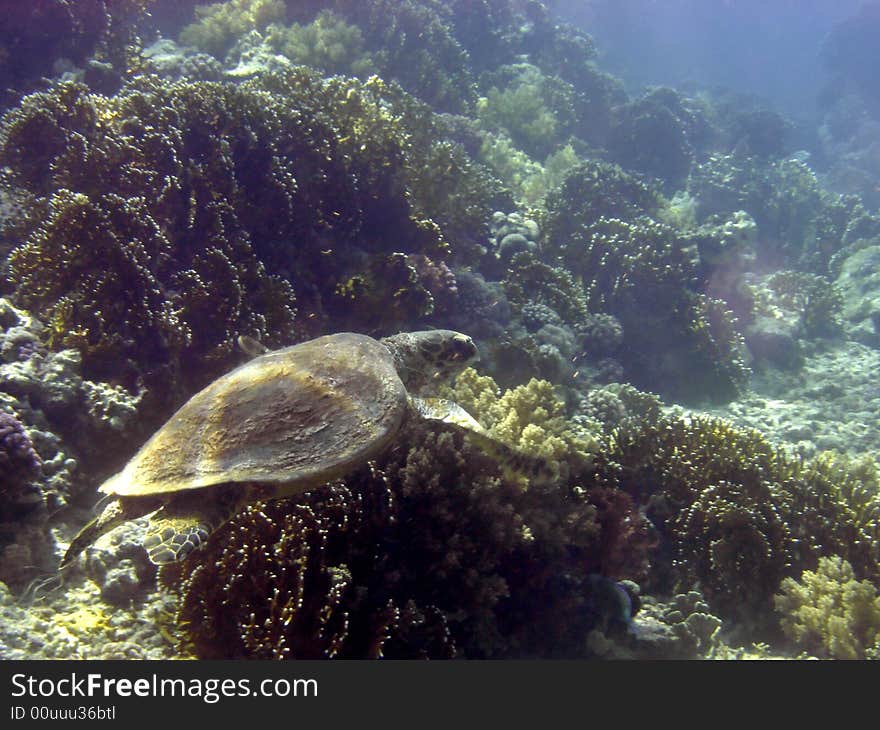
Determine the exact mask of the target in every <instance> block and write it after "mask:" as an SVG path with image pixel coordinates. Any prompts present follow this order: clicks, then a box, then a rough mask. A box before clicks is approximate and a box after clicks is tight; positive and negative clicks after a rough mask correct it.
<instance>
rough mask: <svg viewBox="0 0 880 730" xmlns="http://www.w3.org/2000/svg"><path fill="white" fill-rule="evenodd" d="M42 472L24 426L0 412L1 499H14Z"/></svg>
mask: <svg viewBox="0 0 880 730" xmlns="http://www.w3.org/2000/svg"><path fill="white" fill-rule="evenodd" d="M41 473H42V462H41V461H40V457H39V456H38V455H37V452H36V451H34V445H33V444H32V443H31V440H30V438H29V437H28V435H27V433H25V430H24V426H22V425H21V423H20V422H19V420H18V419H17V418H15V416H13V415H11V414H9V413H5V412H3V411H0V498H2V499H3V500H4V501H6V500H9V499H14V498H15V497H17V496H18V495H19V494H20V493H21V492H22V490H23V488H24V487H25V485H27V484H28V483H30V482H31V481H33V480H34V479H36V478H37V477H39V476H40V474H41Z"/></svg>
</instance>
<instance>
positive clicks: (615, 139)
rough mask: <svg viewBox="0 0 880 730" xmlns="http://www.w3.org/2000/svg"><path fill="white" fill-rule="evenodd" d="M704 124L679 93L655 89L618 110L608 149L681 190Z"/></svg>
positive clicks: (629, 165) (632, 166)
mask: <svg viewBox="0 0 880 730" xmlns="http://www.w3.org/2000/svg"><path fill="white" fill-rule="evenodd" d="M701 126H702V125H701V122H700V120H698V119H697V118H696V115H695V113H694V111H692V110H690V109H688V108H687V107H686V106H685V103H684V100H683V99H682V98H681V97H680V96H679V95H678V94H677V93H676V92H674V91H673V90H672V89H666V88H659V89H652V90H651V91H649V92H647V93H645V94H643V95H642V97H641V98H639V99H637V100H635V101H633V102H630V103H629V104H626V105H624V106H622V107H620V108H618V109H617V110H616V120H615V124H614V127H613V128H612V130H611V135H610V139H609V143H608V144H609V149H610V150H611V153H612V155H613V158H614V160H615V161H616V162H618V163H619V164H621V165H623V166H624V167H626V168H628V169H632V170H638V171H640V172H643V173H645V174H647V175H650V176H651V177H653V178H656V179H659V180H660V181H661V182H662V183H663V184H664V186H665V187H666V188H668V189H669V190H678V189H679V188H680V187H681V185H682V184H683V183H684V182H685V181H686V180H687V176H688V173H689V172H690V168H691V165H692V163H693V160H694V156H695V152H694V143H693V141H692V140H691V138H692V137H694V136H695V135H696V132H697V130H699V129H700V127H701Z"/></svg>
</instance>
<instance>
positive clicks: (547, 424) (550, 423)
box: [450, 368, 598, 470]
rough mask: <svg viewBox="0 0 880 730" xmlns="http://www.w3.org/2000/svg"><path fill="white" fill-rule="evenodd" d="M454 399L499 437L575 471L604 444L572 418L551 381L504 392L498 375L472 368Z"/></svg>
mask: <svg viewBox="0 0 880 730" xmlns="http://www.w3.org/2000/svg"><path fill="white" fill-rule="evenodd" d="M450 397H451V398H452V400H454V401H455V402H456V403H458V404H460V405H461V406H462V407H463V408H464V409H465V410H466V411H468V412H469V413H472V414H474V417H475V418H476V419H477V420H478V421H479V422H480V424H481V425H482V426H483V427H484V428H485V429H486V430H487V431H488V432H489V433H490V434H491V435H492V436H493V437H495V438H497V439H498V440H499V441H502V442H504V443H506V444H507V445H508V446H512V447H514V448H517V449H519V450H521V451H524V452H526V453H529V454H533V455H535V456H540V457H542V458H545V459H548V460H550V461H555V462H559V461H562V460H565V461H566V462H568V464H569V465H570V466H571V467H573V468H574V469H575V470H578V469H579V468H582V466H583V464H582V462H586V461H588V460H590V458H591V454H592V453H593V452H594V451H595V450H596V448H597V446H598V443H597V441H596V437H595V434H591V433H590V432H589V431H587V430H586V429H584V428H582V427H579V426H578V425H577V424H574V423H571V422H569V421H567V420H566V418H565V404H564V402H563V401H562V400H561V399H560V398H559V397H558V396H557V395H556V393H555V391H554V389H553V385H552V384H551V383H549V382H547V381H545V380H536V379H532V380H530V381H529V382H528V383H526V384H525V385H520V386H518V387H516V388H511V389H509V390H507V391H506V392H504V393H501V392H500V389H499V387H498V385H497V384H496V383H495V381H494V380H493V379H492V378H490V377H488V376H484V375H479V374H478V373H477V372H476V370H474V369H473V368H468V369H466V370H465V371H463V372H462V373H461V374H460V375H459V376H458V378H457V379H456V382H455V387H454V388H452V389H451V395H450Z"/></svg>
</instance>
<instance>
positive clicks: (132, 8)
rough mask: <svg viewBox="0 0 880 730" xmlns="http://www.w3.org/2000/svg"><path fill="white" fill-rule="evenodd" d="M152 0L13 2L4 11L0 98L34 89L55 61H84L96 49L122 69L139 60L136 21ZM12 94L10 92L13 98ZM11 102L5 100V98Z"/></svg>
mask: <svg viewBox="0 0 880 730" xmlns="http://www.w3.org/2000/svg"><path fill="white" fill-rule="evenodd" d="M149 3H150V0H112V2H111V1H110V0H90V2H77V1H76V0H30V2H26V3H22V2H16V3H7V4H6V5H5V6H4V8H3V10H4V12H3V14H2V17H0V89H2V92H0V99H2V100H3V101H4V102H8V101H9V100H10V98H15V97H16V96H17V95H18V94H20V93H22V92H26V91H29V90H30V89H32V88H33V87H34V86H35V85H37V84H36V82H38V81H39V80H40V78H41V77H45V76H48V75H50V74H51V73H52V71H53V68H52V67H53V64H55V63H57V62H58V61H60V60H62V59H67V61H68V62H70V61H72V62H73V63H75V64H83V63H85V62H86V60H87V59H88V58H89V56H90V55H91V54H96V56H97V57H98V58H101V59H103V60H105V61H109V62H111V63H112V64H113V66H115V71H116V72H117V73H120V74H122V73H125V72H127V71H130V70H131V68H132V65H133V63H134V59H133V48H132V44H133V43H134V41H135V39H136V36H135V26H136V23H137V21H138V20H139V19H140V18H141V17H142V16H143V15H144V13H145V11H146V8H147V6H148V5H149ZM7 97H8V98H7ZM4 106H5V103H4Z"/></svg>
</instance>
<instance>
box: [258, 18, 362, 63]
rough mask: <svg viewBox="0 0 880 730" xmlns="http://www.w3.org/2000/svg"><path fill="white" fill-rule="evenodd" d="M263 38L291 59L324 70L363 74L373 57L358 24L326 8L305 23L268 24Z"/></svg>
mask: <svg viewBox="0 0 880 730" xmlns="http://www.w3.org/2000/svg"><path fill="white" fill-rule="evenodd" d="M267 41H268V43H269V45H270V46H271V47H272V48H273V49H274V50H275V51H276V52H278V53H281V54H282V55H284V56H286V57H287V58H289V59H290V60H291V61H293V62H294V63H297V64H302V65H305V66H311V67H313V68H317V69H320V70H321V71H324V72H326V73H328V74H347V75H350V76H361V77H364V76H369V75H370V73H371V72H372V71H373V68H374V63H373V60H372V59H371V58H370V56H369V54H366V53H365V52H364V36H363V33H362V32H361V30H360V28H358V27H357V26H354V25H351V24H349V23H346V22H345V20H343V19H342V18H340V17H339V16H338V15H336V14H335V13H333V12H332V11H330V10H324V11H322V12H320V13H319V14H318V17H316V18H315V19H314V20H313V21H312V22H311V23H308V24H306V25H299V24H297V23H294V24H293V25H291V26H289V27H284V26H281V25H277V24H273V25H270V26H269V28H268V31H267Z"/></svg>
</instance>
